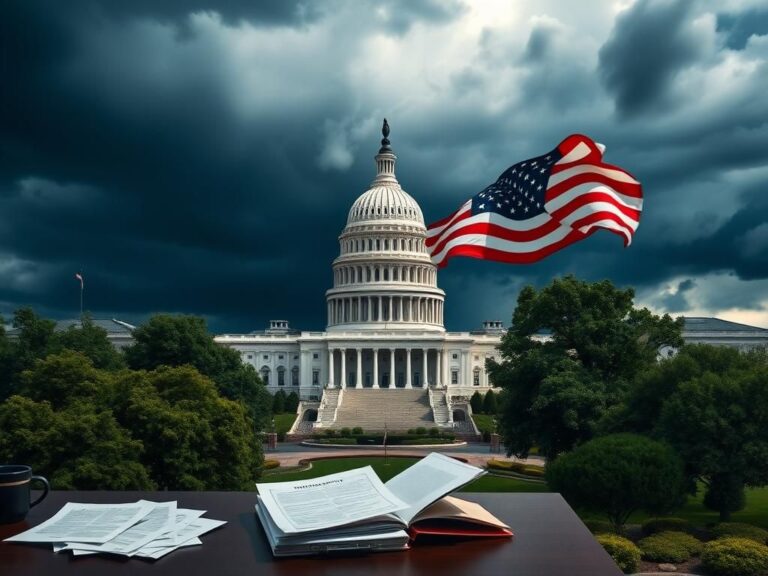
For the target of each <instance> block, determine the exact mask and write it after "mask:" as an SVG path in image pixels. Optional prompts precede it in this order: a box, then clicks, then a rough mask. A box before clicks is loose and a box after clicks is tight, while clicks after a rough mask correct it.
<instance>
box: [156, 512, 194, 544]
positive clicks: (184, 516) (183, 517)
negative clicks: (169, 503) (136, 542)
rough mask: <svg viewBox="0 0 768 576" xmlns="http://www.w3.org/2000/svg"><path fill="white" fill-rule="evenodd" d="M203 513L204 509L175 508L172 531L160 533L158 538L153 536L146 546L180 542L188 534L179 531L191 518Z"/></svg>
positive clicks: (190, 521) (187, 524) (189, 522)
mask: <svg viewBox="0 0 768 576" xmlns="http://www.w3.org/2000/svg"><path fill="white" fill-rule="evenodd" d="M203 514H205V510H192V509H189V508H177V509H176V524H175V526H174V527H173V531H172V532H167V533H165V534H162V535H161V536H159V537H158V538H155V539H154V540H152V542H150V543H149V544H147V546H176V545H178V544H181V543H182V542H184V540H186V539H187V538H189V536H187V537H184V536H182V534H181V532H182V530H183V529H184V528H186V527H187V526H189V524H191V523H192V521H193V520H196V519H197V518H200V516H202V515H203Z"/></svg>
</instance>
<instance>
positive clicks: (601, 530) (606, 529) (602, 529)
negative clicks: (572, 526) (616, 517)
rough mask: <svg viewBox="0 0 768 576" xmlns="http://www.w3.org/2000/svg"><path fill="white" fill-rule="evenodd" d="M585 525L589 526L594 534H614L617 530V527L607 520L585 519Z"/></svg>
mask: <svg viewBox="0 0 768 576" xmlns="http://www.w3.org/2000/svg"><path fill="white" fill-rule="evenodd" d="M584 525H585V526H586V527H587V528H589V531H590V532H592V534H612V533H615V532H616V527H615V526H614V525H613V524H611V523H610V522H608V521H607V520H595V519H590V520H584Z"/></svg>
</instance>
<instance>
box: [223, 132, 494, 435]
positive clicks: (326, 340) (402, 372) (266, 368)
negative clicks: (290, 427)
mask: <svg viewBox="0 0 768 576" xmlns="http://www.w3.org/2000/svg"><path fill="white" fill-rule="evenodd" d="M382 134H383V136H384V137H383V139H382V141H381V148H380V149H379V151H378V154H376V156H375V163H376V176H375V178H374V179H373V181H372V182H371V185H370V187H369V189H368V190H367V191H365V192H364V193H363V194H362V195H361V196H360V197H358V199H357V200H356V201H355V202H354V204H353V205H352V207H351V208H350V210H349V214H348V217H347V223H346V226H345V227H344V230H343V231H342V232H341V235H340V236H339V248H340V250H339V256H338V257H337V258H336V259H335V260H334V261H333V264H332V269H333V275H332V277H333V285H332V287H331V288H330V289H329V290H327V291H326V302H327V327H326V330H325V331H324V332H307V331H304V332H302V331H294V330H292V329H291V328H290V327H289V324H288V322H287V321H285V320H274V321H272V322H271V323H270V327H269V328H268V329H267V330H265V331H263V332H254V333H251V334H223V335H219V336H217V337H216V341H217V342H219V343H221V344H225V345H228V346H231V347H233V348H235V349H237V350H239V351H240V353H241V355H242V357H243V361H244V362H247V363H249V364H251V365H253V366H254V367H255V368H256V370H258V371H259V372H260V374H261V376H262V379H263V380H264V382H265V383H266V385H267V387H268V389H269V390H270V391H271V392H273V393H274V392H276V391H277V390H280V389H283V390H285V391H286V392H290V391H296V392H297V393H298V394H299V396H300V398H301V399H302V401H303V404H305V405H307V406H308V405H310V404H311V403H312V402H319V401H320V400H321V397H323V390H324V389H325V390H326V391H329V390H350V389H391V390H393V392H392V393H395V394H397V392H394V390H395V389H403V390H407V389H410V390H417V389H421V390H431V391H430V393H429V401H430V405H432V406H433V405H434V404H435V403H436V402H437V403H439V402H444V405H445V408H446V409H447V412H448V414H447V415H446V418H445V422H439V421H438V418H435V423H437V424H442V425H451V423H452V420H453V419H452V416H453V412H452V409H453V404H454V403H458V404H461V405H462V406H463V405H465V404H466V402H467V400H468V398H469V396H471V395H472V393H473V392H474V391H476V390H478V389H480V390H482V391H483V392H484V391H485V390H487V389H488V388H489V387H490V384H489V381H488V376H487V373H486V369H485V362H486V359H487V358H491V357H493V356H494V355H495V354H497V351H496V346H498V344H499V341H500V338H501V335H502V333H503V329H502V326H501V322H497V321H494V322H485V323H484V324H483V328H482V329H479V330H477V331H471V332H446V330H445V328H444V325H443V317H444V305H445V292H443V290H441V289H440V288H439V287H438V285H437V278H438V274H437V268H436V266H435V265H434V264H433V263H432V261H431V259H430V256H429V252H428V250H427V247H426V243H425V240H426V232H427V230H426V226H425V224H424V216H423V215H422V212H421V208H420V207H419V205H418V203H417V202H416V201H415V200H414V199H413V197H411V196H410V195H409V194H408V193H407V192H406V191H405V190H403V188H402V187H401V186H400V183H399V182H398V180H397V178H396V175H395V165H396V161H397V156H395V153H394V151H393V150H392V147H391V145H390V141H389V138H388V136H389V126H388V124H387V123H386V121H385V122H384V127H383V129H382ZM437 390H442V391H445V394H444V398H443V394H442V393H441V394H440V395H439V396H440V398H439V399H438V395H437V392H436V391H437ZM325 396H326V398H325V399H324V402H327V401H328V399H329V398H331V396H332V395H331V394H329V393H326V394H325ZM339 402H341V401H340V400H339ZM433 408H434V406H433ZM321 416H322V414H321ZM321 420H322V418H321Z"/></svg>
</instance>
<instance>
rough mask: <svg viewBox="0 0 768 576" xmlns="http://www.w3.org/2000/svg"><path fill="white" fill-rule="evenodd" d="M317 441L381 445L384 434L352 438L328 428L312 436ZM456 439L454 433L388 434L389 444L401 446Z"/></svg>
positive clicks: (446, 442) (359, 435)
mask: <svg viewBox="0 0 768 576" xmlns="http://www.w3.org/2000/svg"><path fill="white" fill-rule="evenodd" d="M312 439H313V440H314V441H315V442H320V443H322V444H359V445H362V446H381V445H382V444H383V443H384V437H383V435H379V434H358V435H355V436H352V437H351V438H345V437H341V436H336V434H335V432H334V431H333V430H326V431H325V434H315V435H314V436H312ZM455 439H456V436H455V435H454V434H442V435H441V436H439V437H434V436H426V435H423V436H422V435H414V434H406V435H392V434H387V446H401V445H409V444H448V443H450V442H453V441H454V440H455Z"/></svg>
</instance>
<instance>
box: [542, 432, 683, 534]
mask: <svg viewBox="0 0 768 576" xmlns="http://www.w3.org/2000/svg"><path fill="white" fill-rule="evenodd" d="M547 483H548V484H549V487H550V489H551V490H553V491H554V492H560V493H561V494H562V495H563V497H564V498H565V499H566V500H567V501H568V503H569V504H570V505H571V506H574V507H583V508H589V509H592V510H595V511H600V512H602V513H604V514H605V515H606V517H607V518H608V520H610V521H611V522H613V524H614V525H615V526H616V528H617V530H616V531H617V532H621V530H622V528H621V527H622V526H623V525H624V523H625V522H626V521H627V518H629V516H630V515H631V514H632V512H634V511H635V510H645V511H646V512H650V513H652V514H653V513H659V512H664V511H666V510H670V509H672V508H673V507H675V506H676V505H678V504H679V503H680V501H681V497H682V495H683V492H684V487H685V486H684V477H683V463H682V461H681V460H680V458H679V456H677V454H676V453H675V452H674V451H673V450H672V448H670V447H669V446H667V445H666V444H661V443H659V442H655V441H654V440H651V439H649V438H646V437H644V436H638V435H635V434H612V435H609V436H601V437H599V438H595V439H594V440H590V441H589V442H586V443H584V444H582V445H581V446H579V447H577V448H575V449H574V450H573V451H572V452H569V453H567V454H564V455H562V456H559V457H558V458H557V459H556V460H554V461H552V462H550V463H549V464H548V465H547Z"/></svg>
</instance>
